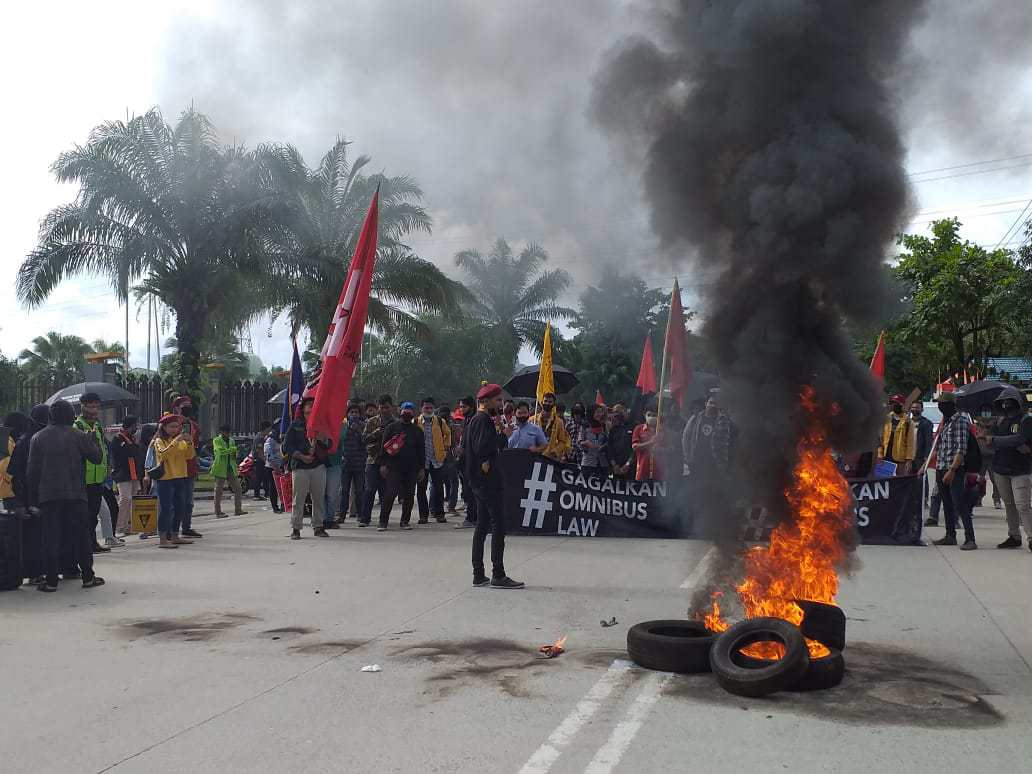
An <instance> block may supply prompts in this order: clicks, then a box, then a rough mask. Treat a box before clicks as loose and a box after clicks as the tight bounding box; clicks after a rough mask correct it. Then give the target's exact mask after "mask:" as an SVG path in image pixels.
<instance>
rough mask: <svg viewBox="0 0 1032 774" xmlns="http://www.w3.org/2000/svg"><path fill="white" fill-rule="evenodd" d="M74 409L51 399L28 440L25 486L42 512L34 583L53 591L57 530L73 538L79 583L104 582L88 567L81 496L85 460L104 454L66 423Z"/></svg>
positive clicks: (89, 548) (88, 537)
mask: <svg viewBox="0 0 1032 774" xmlns="http://www.w3.org/2000/svg"><path fill="white" fill-rule="evenodd" d="M74 421H75V412H74V411H73V410H72V406H71V404H70V403H68V402H67V401H64V400H57V401H54V404H53V405H52V406H51V407H50V424H49V425H48V426H47V427H45V428H43V429H42V430H40V431H39V432H38V433H36V435H35V436H33V438H32V443H31V445H30V446H29V468H28V477H29V489H30V490H31V491H33V492H35V493H36V497H37V498H38V501H39V507H40V510H41V511H42V514H43V546H44V549H45V556H46V567H47V573H46V574H47V577H46V580H45V581H44V582H43V583H41V584H40V585H39V586H38V587H37V588H38V589H39V590H40V591H57V574H58V568H59V564H60V553H61V535H62V533H65V532H67V533H69V534H70V535H71V536H72V538H73V541H72V542H73V545H74V548H75V554H76V560H77V561H78V563H79V571H80V572H81V573H82V587H83V588H84V589H90V588H94V587H95V586H102V585H104V579H103V578H101V577H99V576H97V575H96V574H95V573H94V572H93V541H94V539H95V536H94V534H92V530H91V528H90V515H89V508H88V506H87V499H86V480H85V478H84V473H83V471H84V469H85V467H84V466H85V463H86V462H87V461H89V462H92V463H93V464H94V465H99V464H100V462H101V460H103V459H104V455H103V453H102V452H101V450H100V448H99V447H98V446H97V442H96V441H95V440H94V439H93V438H91V437H90V436H89V435H86V434H85V433H81V432H79V431H78V430H76V429H75V428H74V427H72V422H74Z"/></svg>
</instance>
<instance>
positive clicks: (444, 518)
mask: <svg viewBox="0 0 1032 774" xmlns="http://www.w3.org/2000/svg"><path fill="white" fill-rule="evenodd" d="M435 520H436V521H437V523H438V524H447V523H448V517H447V516H437V517H435Z"/></svg>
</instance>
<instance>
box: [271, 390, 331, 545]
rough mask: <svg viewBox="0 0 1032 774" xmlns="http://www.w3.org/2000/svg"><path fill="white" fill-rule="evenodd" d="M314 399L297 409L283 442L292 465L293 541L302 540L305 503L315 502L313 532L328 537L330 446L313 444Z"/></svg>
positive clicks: (285, 455)
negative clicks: (311, 417) (310, 429)
mask: <svg viewBox="0 0 1032 774" xmlns="http://www.w3.org/2000/svg"><path fill="white" fill-rule="evenodd" d="M314 405H315V398H304V399H303V400H302V401H301V407H300V408H299V409H298V418H297V419H296V420H295V421H294V422H293V423H292V424H291V425H290V428H289V429H288V430H287V434H286V436H285V437H284V438H283V456H284V457H286V459H287V462H288V464H289V465H290V477H291V481H292V483H293V487H294V509H293V511H292V512H291V514H290V526H291V531H290V539H291V540H300V539H301V522H302V521H303V520H304V516H305V499H306V498H309V497H310V498H311V500H312V529H313V531H314V534H315V536H316V537H329V536H330V533H328V532H327V531H326V527H325V526H323V521H324V518H325V511H326V465H325V462H326V451H327V449H329V447H330V444H329V442H328V441H326V440H325V439H318V440H316V441H314V442H313V441H312V440H311V439H310V438H309V437H308V417H309V415H310V414H311V413H312V407H313V406H314Z"/></svg>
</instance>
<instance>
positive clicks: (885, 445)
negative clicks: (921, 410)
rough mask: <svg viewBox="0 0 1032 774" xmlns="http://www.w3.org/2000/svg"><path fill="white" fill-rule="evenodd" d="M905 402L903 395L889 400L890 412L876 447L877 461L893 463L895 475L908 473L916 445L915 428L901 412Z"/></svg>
mask: <svg viewBox="0 0 1032 774" xmlns="http://www.w3.org/2000/svg"><path fill="white" fill-rule="evenodd" d="M906 400H907V399H906V398H905V397H904V396H903V395H893V396H892V398H890V399H889V408H890V411H889V415H888V416H887V417H886V418H885V424H884V425H883V426H882V434H881V445H880V446H879V447H878V457H879V459H882V460H885V461H886V462H892V463H895V465H896V473H897V475H906V474H907V473H909V472H910V467H911V465H913V464H914V451H915V448H914V447H915V446H916V443H917V428H916V427H915V426H914V423H913V422H911V421H910V419H908V418H907V414H906V412H905V411H904V410H903V408H904V404H905V403H906Z"/></svg>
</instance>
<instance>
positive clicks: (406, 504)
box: [377, 401, 426, 532]
mask: <svg viewBox="0 0 1032 774" xmlns="http://www.w3.org/2000/svg"><path fill="white" fill-rule="evenodd" d="M415 416H416V406H415V404H414V403H412V402H411V401H405V402H404V403H402V404H401V419H398V420H395V421H394V422H392V423H391V424H389V425H387V427H386V428H385V429H384V431H383V439H384V442H383V445H382V446H381V448H380V475H381V476H383V478H384V479H385V480H386V482H387V484H386V486H385V488H384V493H383V497H382V498H381V499H380V526H379V527H377V529H378V530H379V531H380V532H386V531H387V523H388V520H389V519H390V515H391V508H393V507H394V500H395V499H396V498H399V497H400V499H401V528H402V529H406V530H408V529H412V525H411V524H409V521H411V519H412V505H413V503H414V502H415V499H416V484H417V483H418V482H421V481H422V480H423V477H424V476H425V475H426V467H425V465H426V460H425V448H424V444H423V431H422V430H420V429H419V428H418V427H416V425H415V423H414V422H413V421H412V420H413V419H414V418H415ZM402 438H403V439H404V441H401V439H402ZM395 439H397V440H398V441H400V442H401V447H400V448H398V449H397V451H395V452H394V453H391V451H389V450H390V449H392V448H396V446H397V444H396V443H395Z"/></svg>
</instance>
